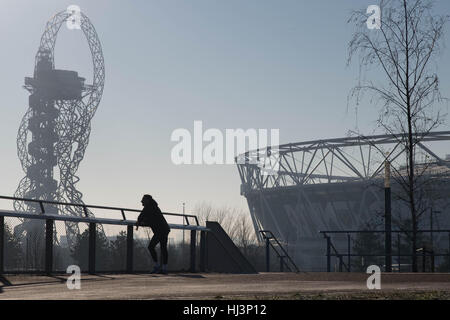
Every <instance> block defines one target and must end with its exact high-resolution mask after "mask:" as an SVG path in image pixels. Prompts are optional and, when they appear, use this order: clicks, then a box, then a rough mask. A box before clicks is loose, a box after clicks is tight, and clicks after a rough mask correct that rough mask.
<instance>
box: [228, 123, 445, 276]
mask: <svg viewBox="0 0 450 320" xmlns="http://www.w3.org/2000/svg"><path fill="white" fill-rule="evenodd" d="M404 139H406V136H403V135H377V136H367V137H363V136H358V137H346V138H339V139H327V140H316V141H308V142H300V143H291V144H285V145H280V146H277V147H276V148H274V147H272V148H271V149H270V152H269V153H267V151H268V150H267V149H265V150H255V151H249V152H247V153H245V154H243V155H240V156H239V157H238V158H237V159H236V161H237V166H238V170H239V174H240V178H241V182H242V184H241V195H243V196H245V198H246V199H247V202H248V206H249V210H250V214H251V217H252V221H253V225H254V228H255V231H256V233H257V234H259V232H258V231H259V230H270V231H272V232H273V233H274V234H275V236H276V237H277V238H278V239H279V240H281V241H282V243H284V244H285V245H286V246H287V248H288V252H289V254H290V255H291V257H293V258H294V260H295V261H296V263H297V264H298V265H299V266H300V268H301V269H302V270H304V271H325V270H326V256H325V254H326V242H325V240H324V237H323V236H322V235H321V234H320V233H319V231H327V230H361V229H364V228H366V227H367V225H371V226H375V227H377V219H378V221H379V220H380V219H379V218H380V217H382V216H383V214H384V190H383V187H384V184H383V182H384V163H385V161H386V160H387V161H389V162H390V163H391V166H392V167H393V169H394V171H395V172H397V174H398V175H399V176H401V175H402V172H405V163H406V162H405V160H406V152H405V148H404V143H403V142H404ZM415 139H416V142H417V144H416V163H417V164H418V165H417V168H416V170H418V171H420V172H421V174H420V177H421V179H423V180H427V181H431V183H426V184H424V185H426V187H424V188H425V189H426V190H425V191H426V192H425V193H424V194H425V196H424V197H422V198H421V200H420V201H421V205H422V208H423V210H424V211H425V212H424V214H423V215H421V220H420V221H419V227H421V228H426V227H429V225H428V221H430V220H429V219H428V218H427V217H429V216H430V215H433V213H434V217H433V218H434V221H435V222H434V228H435V229H444V228H447V229H450V207H449V203H450V201H449V200H450V157H449V156H448V155H447V156H444V157H442V156H438V154H442V153H444V154H445V152H446V151H449V152H450V148H449V144H450V143H449V142H450V132H449V131H447V132H432V133H428V134H426V135H416V136H415ZM267 154H269V155H270V157H271V159H272V160H273V158H274V155H275V158H276V159H277V170H276V172H275V173H271V174H267V173H266V172H265V171H264V168H262V167H261V165H259V163H261V157H264V156H267ZM400 189H401V185H399V184H398V183H395V181H394V180H393V182H392V192H393V200H392V201H393V202H392V215H393V218H396V219H397V220H402V219H403V221H405V219H408V207H407V206H406V205H405V203H404V202H402V201H401V200H399V199H397V198H395V196H394V194H395V193H396V192H398V191H399V190H400ZM428 212H430V214H429V213H428ZM406 221H407V220H406ZM379 227H380V226H379ZM393 228H395V225H393ZM439 237H440V235H436V240H435V242H436V243H439V241H441V242H443V241H445V242H447V241H448V239H447V235H444V234H443V235H442V239H439ZM444 238H445V239H444ZM260 240H261V239H260ZM336 245H337V246H338V249H339V247H340V249H342V251H343V252H345V250H346V244H345V242H344V241H342V242H339V241H338V242H337V244H336ZM344 247H345V248H344ZM445 248H446V246H445Z"/></svg>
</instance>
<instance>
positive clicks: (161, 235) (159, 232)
mask: <svg viewBox="0 0 450 320" xmlns="http://www.w3.org/2000/svg"><path fill="white" fill-rule="evenodd" d="M141 203H142V205H143V206H144V209H142V211H141V214H140V215H139V217H138V220H137V221H136V230H138V229H139V226H146V227H150V228H151V229H152V231H153V237H152V239H151V240H150V243H149V245H148V250H149V251H150V255H151V256H152V259H153V261H154V262H155V266H154V268H153V271H152V272H151V273H163V274H167V260H168V252H167V240H168V236H169V232H170V227H169V225H168V224H167V221H166V219H165V218H164V216H163V214H162V212H161V210H160V209H159V207H158V203H157V202H156V201H155V200H154V199H153V198H152V196H151V195H149V194H145V195H144V196H143V197H142V200H141ZM158 243H159V246H160V248H161V262H162V267H161V265H160V264H159V263H158V256H157V254H156V250H155V247H156V245H157V244H158Z"/></svg>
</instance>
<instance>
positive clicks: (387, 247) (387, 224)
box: [384, 186, 392, 272]
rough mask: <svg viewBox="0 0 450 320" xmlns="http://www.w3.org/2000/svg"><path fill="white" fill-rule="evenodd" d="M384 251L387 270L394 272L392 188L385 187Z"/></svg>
mask: <svg viewBox="0 0 450 320" xmlns="http://www.w3.org/2000/svg"><path fill="white" fill-rule="evenodd" d="M384 231H385V233H384V238H385V244H384V251H385V255H386V256H385V264H386V272H392V218H391V188H390V187H389V186H387V187H386V188H385V216H384Z"/></svg>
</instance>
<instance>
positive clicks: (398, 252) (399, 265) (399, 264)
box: [397, 232, 401, 272]
mask: <svg viewBox="0 0 450 320" xmlns="http://www.w3.org/2000/svg"><path fill="white" fill-rule="evenodd" d="M400 250H401V249H400V232H398V233H397V263H398V272H400V271H401V256H400Z"/></svg>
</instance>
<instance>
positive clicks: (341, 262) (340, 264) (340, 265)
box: [338, 254, 344, 272]
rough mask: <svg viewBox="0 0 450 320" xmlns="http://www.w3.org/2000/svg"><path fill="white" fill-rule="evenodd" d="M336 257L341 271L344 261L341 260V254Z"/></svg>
mask: <svg viewBox="0 0 450 320" xmlns="http://www.w3.org/2000/svg"><path fill="white" fill-rule="evenodd" d="M338 258H339V272H342V267H343V264H344V261H343V260H342V255H340V254H339V255H338Z"/></svg>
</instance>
